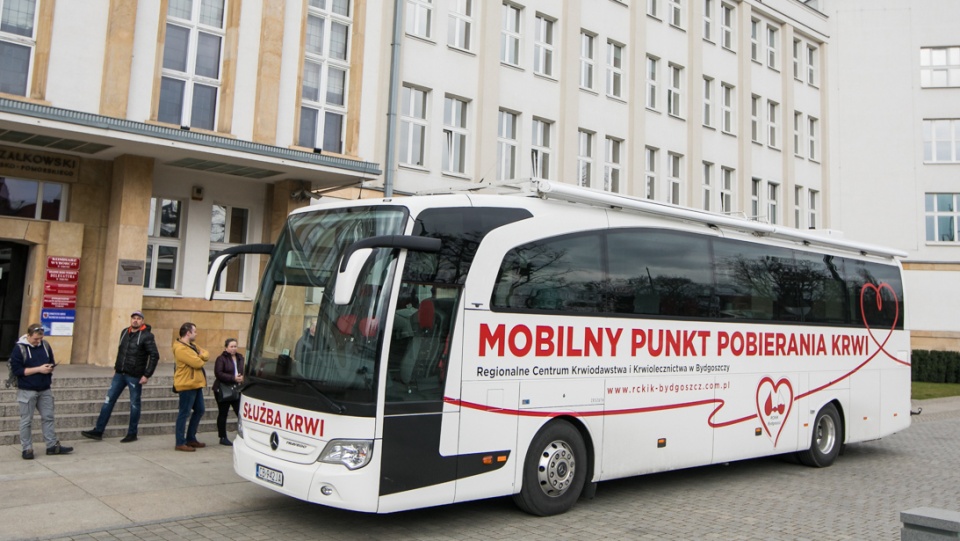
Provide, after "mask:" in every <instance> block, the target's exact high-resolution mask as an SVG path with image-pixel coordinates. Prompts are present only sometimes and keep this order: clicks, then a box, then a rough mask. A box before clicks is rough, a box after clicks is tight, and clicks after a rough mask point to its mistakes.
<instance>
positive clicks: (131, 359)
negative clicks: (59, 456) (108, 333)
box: [80, 310, 160, 443]
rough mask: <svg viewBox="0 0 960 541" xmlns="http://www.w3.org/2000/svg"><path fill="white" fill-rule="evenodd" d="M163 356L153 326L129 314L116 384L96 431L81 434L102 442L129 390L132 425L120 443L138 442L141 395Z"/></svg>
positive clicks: (112, 385)
mask: <svg viewBox="0 0 960 541" xmlns="http://www.w3.org/2000/svg"><path fill="white" fill-rule="evenodd" d="M159 360H160V352H159V351H157V342H156V340H154V338H153V333H152V332H150V325H147V324H145V323H144V322H143V312H141V311H139V310H137V311H136V312H134V313H132V314H130V326H129V327H127V328H125V329H123V330H122V331H120V346H119V347H118V348H117V362H116V363H114V365H113V370H114V372H115V373H114V374H113V381H111V382H110V389H109V390H107V398H106V399H105V400H104V401H103V405H102V406H100V417H98V418H97V426H95V427H93V430H84V431H83V432H81V433H80V434H81V435H83V437H85V438H90V439H92V440H102V439H103V431H104V430H106V428H107V423H108V422H109V421H110V415H111V414H112V413H113V406H114V405H116V403H117V399H119V398H120V395H121V394H123V389H124V388H128V389H130V424H129V426H128V427H127V435H126V436H124V437H123V439H122V440H120V443H129V442H131V441H137V425H138V424H139V423H140V394H141V391H142V390H143V384H144V383H146V382H147V380H149V379H150V378H151V377H153V371H154V370H156V369H157V361H159Z"/></svg>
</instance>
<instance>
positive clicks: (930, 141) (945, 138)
mask: <svg viewBox="0 0 960 541" xmlns="http://www.w3.org/2000/svg"><path fill="white" fill-rule="evenodd" d="M923 161H924V162H926V163H957V162H960V119H954V120H924V121H923Z"/></svg>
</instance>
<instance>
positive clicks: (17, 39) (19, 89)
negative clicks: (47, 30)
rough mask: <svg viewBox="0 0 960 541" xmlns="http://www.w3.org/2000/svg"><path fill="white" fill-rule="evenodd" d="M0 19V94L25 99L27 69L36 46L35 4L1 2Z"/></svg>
mask: <svg viewBox="0 0 960 541" xmlns="http://www.w3.org/2000/svg"><path fill="white" fill-rule="evenodd" d="M0 3H2V4H3V11H2V15H0V59H3V60H2V64H0V93H4V94H14V95H16V96H26V95H27V83H28V81H29V79H30V66H31V64H32V62H31V61H30V59H31V58H32V57H33V50H34V47H36V45H37V39H36V23H37V2H36V0H3V1H2V2H0Z"/></svg>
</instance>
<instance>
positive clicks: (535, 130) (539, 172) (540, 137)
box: [530, 117, 553, 180]
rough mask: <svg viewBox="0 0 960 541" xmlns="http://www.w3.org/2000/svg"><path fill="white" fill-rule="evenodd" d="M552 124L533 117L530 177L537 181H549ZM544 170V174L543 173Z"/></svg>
mask: <svg viewBox="0 0 960 541" xmlns="http://www.w3.org/2000/svg"><path fill="white" fill-rule="evenodd" d="M552 131H553V122H552V121H549V120H546V119H543V118H540V117H534V118H533V122H532V124H531V133H530V166H531V168H530V177H531V178H534V179H538V180H549V179H550V175H551V173H552V171H551V164H550V158H551V155H552V150H551V148H550V145H551V140H552V135H553V134H552ZM544 170H546V173H544Z"/></svg>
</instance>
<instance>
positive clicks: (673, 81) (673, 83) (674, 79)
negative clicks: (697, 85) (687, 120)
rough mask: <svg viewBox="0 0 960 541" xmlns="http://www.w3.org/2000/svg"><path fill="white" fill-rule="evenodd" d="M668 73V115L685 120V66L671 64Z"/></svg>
mask: <svg viewBox="0 0 960 541" xmlns="http://www.w3.org/2000/svg"><path fill="white" fill-rule="evenodd" d="M667 71H668V72H669V77H667V114H668V115H670V116H673V117H676V118H681V119H682V118H683V72H684V70H683V66H681V65H679V64H674V63H672V62H671V63H669V64H668V68H667Z"/></svg>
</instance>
